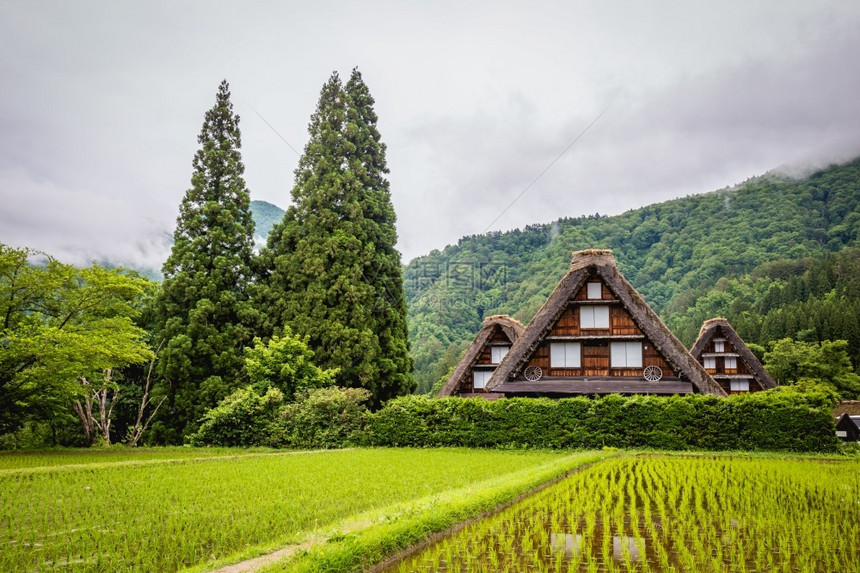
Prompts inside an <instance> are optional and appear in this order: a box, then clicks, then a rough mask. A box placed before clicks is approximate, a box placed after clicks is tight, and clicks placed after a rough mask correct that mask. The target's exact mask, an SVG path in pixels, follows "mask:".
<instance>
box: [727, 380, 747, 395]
mask: <svg viewBox="0 0 860 573" xmlns="http://www.w3.org/2000/svg"><path fill="white" fill-rule="evenodd" d="M730 384H731V389H732V392H749V391H750V381H749V380H732V381H731V382H730Z"/></svg>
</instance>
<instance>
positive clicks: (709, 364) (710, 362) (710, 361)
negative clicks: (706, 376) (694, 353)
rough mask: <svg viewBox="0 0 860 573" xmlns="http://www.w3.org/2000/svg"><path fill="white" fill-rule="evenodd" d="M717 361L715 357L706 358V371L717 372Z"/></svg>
mask: <svg viewBox="0 0 860 573" xmlns="http://www.w3.org/2000/svg"><path fill="white" fill-rule="evenodd" d="M716 369H717V359H716V358H714V357H713V356H705V370H716Z"/></svg>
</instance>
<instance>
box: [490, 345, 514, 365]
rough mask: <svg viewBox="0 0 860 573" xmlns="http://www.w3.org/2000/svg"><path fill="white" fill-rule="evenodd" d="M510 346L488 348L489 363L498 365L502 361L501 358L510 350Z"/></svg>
mask: <svg viewBox="0 0 860 573" xmlns="http://www.w3.org/2000/svg"><path fill="white" fill-rule="evenodd" d="M510 349H511V347H510V346H491V347H490V362H491V363H492V364H498V363H499V362H501V361H502V358H504V357H505V355H506V354H507V353H508V350H510Z"/></svg>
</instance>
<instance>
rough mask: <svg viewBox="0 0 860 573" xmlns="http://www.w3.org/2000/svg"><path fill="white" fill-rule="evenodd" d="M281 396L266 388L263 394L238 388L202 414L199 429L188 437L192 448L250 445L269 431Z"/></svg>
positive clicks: (281, 400) (261, 438) (256, 442)
mask: <svg viewBox="0 0 860 573" xmlns="http://www.w3.org/2000/svg"><path fill="white" fill-rule="evenodd" d="M283 401H284V394H283V393H282V392H281V391H280V390H278V389H277V388H270V389H269V391H268V392H266V393H265V394H264V395H262V396H261V395H260V394H258V393H257V392H256V391H254V389H253V388H252V387H250V386H248V387H246V388H240V389H238V390H236V391H235V392H233V393H232V394H230V395H229V396H227V397H226V398H224V400H222V401H221V403H220V404H218V405H217V406H216V407H214V408H212V409H211V410H209V411H208V412H206V413H205V414H204V415H203V419H202V420H201V422H202V423H201V425H200V429H199V430H197V432H196V433H194V434H192V435H191V436H190V437H189V440H188V441H189V443H190V444H191V445H192V446H252V445H258V444H262V443H264V442H265V441H266V438H267V436H268V434H269V432H270V426H271V423H272V421H273V420H274V418H275V413H276V411H277V408H278V406H279V405H280V404H281V403H282V402H283Z"/></svg>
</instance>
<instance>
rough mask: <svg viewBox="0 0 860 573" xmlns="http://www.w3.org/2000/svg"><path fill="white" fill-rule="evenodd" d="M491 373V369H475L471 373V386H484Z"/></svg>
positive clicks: (478, 388)
mask: <svg viewBox="0 0 860 573" xmlns="http://www.w3.org/2000/svg"><path fill="white" fill-rule="evenodd" d="M492 375H493V371H492V370H475V373H474V374H473V375H472V387H473V388H474V389H475V390H481V389H483V388H486V387H487V382H489V381H490V376H492Z"/></svg>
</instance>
